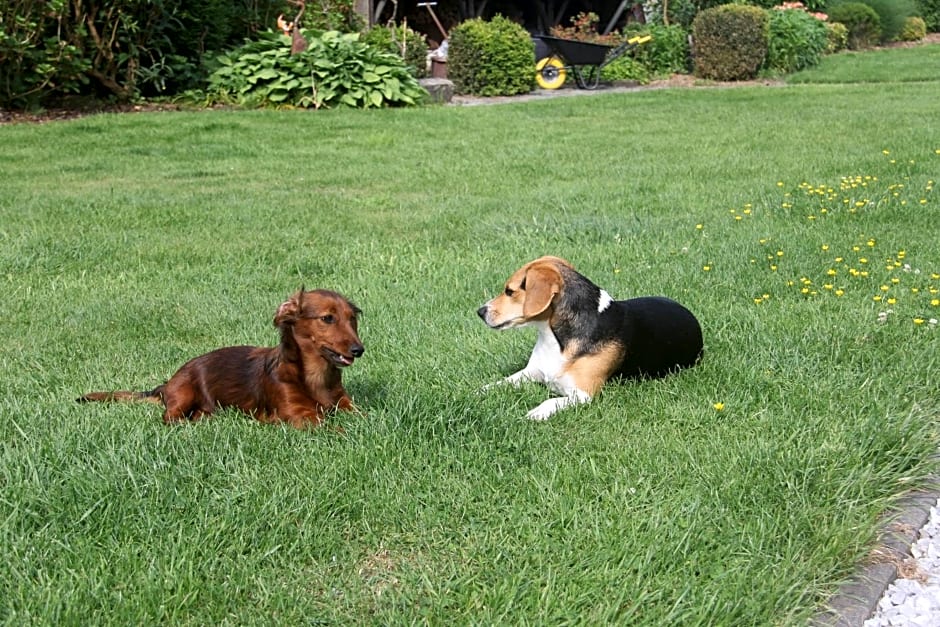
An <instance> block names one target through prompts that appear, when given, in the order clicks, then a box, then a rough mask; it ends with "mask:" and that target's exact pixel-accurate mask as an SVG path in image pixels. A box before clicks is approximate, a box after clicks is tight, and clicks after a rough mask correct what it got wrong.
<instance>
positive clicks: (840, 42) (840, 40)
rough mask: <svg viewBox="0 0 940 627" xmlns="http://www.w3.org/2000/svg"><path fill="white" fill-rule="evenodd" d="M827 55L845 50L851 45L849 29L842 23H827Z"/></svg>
mask: <svg viewBox="0 0 940 627" xmlns="http://www.w3.org/2000/svg"><path fill="white" fill-rule="evenodd" d="M825 24H826V54H833V53H835V52H839V51H840V50H845V49H846V47H847V46H848V45H849V29H847V28H846V27H845V24H843V23H842V22H825Z"/></svg>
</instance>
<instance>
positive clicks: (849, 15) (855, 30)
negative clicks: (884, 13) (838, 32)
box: [829, 2, 881, 50]
mask: <svg viewBox="0 0 940 627" xmlns="http://www.w3.org/2000/svg"><path fill="white" fill-rule="evenodd" d="M829 19H830V20H831V21H833V22H839V23H840V24H844V25H845V27H846V28H847V29H848V31H849V40H848V47H849V49H851V50H861V49H863V48H871V47H872V46H875V45H877V44H878V42H879V41H881V18H880V17H878V14H877V13H876V12H875V10H874V9H873V8H871V7H870V6H868V5H867V4H864V3H862V2H844V3H842V4H837V5H835V6H833V7H831V8H830V9H829Z"/></svg>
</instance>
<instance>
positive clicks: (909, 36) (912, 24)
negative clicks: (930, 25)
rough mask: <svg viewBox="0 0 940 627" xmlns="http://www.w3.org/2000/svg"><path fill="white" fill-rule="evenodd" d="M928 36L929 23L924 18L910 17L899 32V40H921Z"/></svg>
mask: <svg viewBox="0 0 940 627" xmlns="http://www.w3.org/2000/svg"><path fill="white" fill-rule="evenodd" d="M926 36H927V24H926V22H924V20H923V19H922V18H919V17H909V18H907V19H906V20H904V26H902V27H901V32H900V33H898V41H920V40H921V39H923V38H924V37H926Z"/></svg>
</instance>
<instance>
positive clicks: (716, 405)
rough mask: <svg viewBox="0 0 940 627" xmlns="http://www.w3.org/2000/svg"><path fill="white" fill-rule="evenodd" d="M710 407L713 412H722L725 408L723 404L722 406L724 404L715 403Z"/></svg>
mask: <svg viewBox="0 0 940 627" xmlns="http://www.w3.org/2000/svg"><path fill="white" fill-rule="evenodd" d="M712 407H714V408H715V411H721V410H723V409H724V408H725V404H724V403H715V404H714V405H712Z"/></svg>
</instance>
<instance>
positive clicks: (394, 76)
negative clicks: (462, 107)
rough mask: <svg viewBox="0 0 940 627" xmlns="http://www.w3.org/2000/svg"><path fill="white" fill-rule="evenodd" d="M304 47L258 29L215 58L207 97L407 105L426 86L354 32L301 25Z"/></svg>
mask: <svg viewBox="0 0 940 627" xmlns="http://www.w3.org/2000/svg"><path fill="white" fill-rule="evenodd" d="M304 36H305V38H306V39H307V42H308V46H307V49H306V50H304V51H303V52H301V53H299V54H291V50H290V49H291V46H290V38H289V37H286V36H284V35H281V34H277V33H270V32H269V33H261V34H260V35H259V38H258V39H257V40H254V41H249V42H246V43H245V44H244V45H243V46H241V47H240V48H236V49H235V50H232V51H231V52H228V53H226V54H224V55H222V56H221V57H219V58H218V64H219V67H218V68H217V69H216V70H215V71H214V72H213V73H212V75H211V76H210V77H209V87H208V94H209V97H210V99H213V100H219V101H228V102H235V103H238V104H242V105H247V106H294V107H304V108H309V107H312V108H317V109H319V108H321V107H325V108H330V107H341V106H347V107H357V108H369V107H383V106H395V105H412V104H416V103H418V102H420V101H421V99H422V98H423V96H424V94H425V92H424V89H423V88H422V87H421V86H420V85H419V84H418V82H417V80H416V79H415V78H414V76H412V75H411V73H410V72H409V71H408V69H407V68H406V67H405V65H404V63H403V62H402V60H401V58H399V57H398V56H396V55H394V54H390V53H388V52H385V51H382V50H379V49H378V48H376V47H374V46H370V45H368V44H366V43H364V42H362V41H359V35H358V33H352V34H342V33H339V32H336V31H325V32H316V31H305V32H304Z"/></svg>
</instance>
